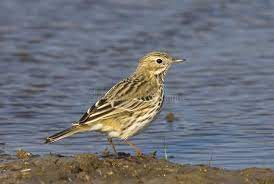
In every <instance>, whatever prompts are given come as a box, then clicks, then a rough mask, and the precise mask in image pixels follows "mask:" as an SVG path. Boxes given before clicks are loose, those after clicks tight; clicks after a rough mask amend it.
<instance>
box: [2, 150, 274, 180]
mask: <svg viewBox="0 0 274 184" xmlns="http://www.w3.org/2000/svg"><path fill="white" fill-rule="evenodd" d="M16 156H17V158H14V157H12V156H9V155H5V156H1V157H0V160H1V163H0V183H30V184H32V183H33V184H34V183H45V184H46V183H83V184H84V183H117V184H118V183H155V184H156V183H189V184H203V183H209V184H210V183H216V184H219V183H224V184H232V183H233V184H238V183H239V184H241V183H244V184H246V183H252V184H253V183H258V184H271V183H274V171H273V170H272V169H268V168H255V167H252V168H246V169H241V170H228V169H222V168H216V167H211V166H208V165H188V164H186V165H185V164H183V165H182V164H176V163H172V162H169V161H167V160H164V159H157V158H155V157H153V156H152V155H151V156H147V155H146V156H142V157H136V156H131V155H130V154H126V153H120V154H119V156H118V157H117V156H114V155H105V156H102V157H100V156H98V155H95V154H77V155H75V156H62V155H54V154H50V155H44V156H39V155H33V154H32V153H29V152H26V151H23V150H20V151H18V152H17V155H16ZM3 157H6V158H3ZM9 158H10V159H9Z"/></svg>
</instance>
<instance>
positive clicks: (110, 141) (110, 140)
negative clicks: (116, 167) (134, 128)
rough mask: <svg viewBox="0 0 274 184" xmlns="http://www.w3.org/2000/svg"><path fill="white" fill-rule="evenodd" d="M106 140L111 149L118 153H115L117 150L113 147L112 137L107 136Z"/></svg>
mask: <svg viewBox="0 0 274 184" xmlns="http://www.w3.org/2000/svg"><path fill="white" fill-rule="evenodd" d="M108 142H109V144H110V145H111V147H112V149H113V151H114V153H115V155H118V153H117V151H116V149H115V146H114V144H113V142H112V138H108Z"/></svg>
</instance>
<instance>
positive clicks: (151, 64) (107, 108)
mask: <svg viewBox="0 0 274 184" xmlns="http://www.w3.org/2000/svg"><path fill="white" fill-rule="evenodd" d="M180 61H183V60H176V59H174V58H173V57H171V56H169V55H168V54H167V53H164V52H151V53H149V54H147V55H145V56H144V57H142V58H141V59H140V60H139V65H138V67H137V69H136V71H135V72H134V73H133V74H132V75H131V76H130V77H128V78H126V79H125V80H122V81H120V82H119V83H117V84H116V85H114V86H113V87H112V88H111V89H110V90H109V91H108V92H107V93H106V94H105V95H104V96H103V97H102V98H101V99H100V100H99V101H98V102H97V103H95V104H94V105H93V106H92V107H90V108H89V109H88V110H87V112H86V113H85V114H84V115H83V116H82V118H81V119H80V120H79V121H78V122H76V123H74V124H73V126H72V127H71V128H68V129H66V130H64V131H61V132H59V133H57V134H55V135H52V136H50V137H48V138H47V139H46V143H53V142H55V141H58V140H60V139H63V138H65V137H68V136H71V135H73V134H75V133H79V132H85V131H98V132H102V133H105V134H107V136H108V138H109V141H110V143H111V144H112V140H111V138H120V139H123V140H125V141H126V142H128V141H127V139H128V138H129V137H131V136H134V135H136V134H137V133H139V132H140V131H141V130H143V129H144V128H145V127H146V126H148V125H149V124H150V122H151V121H152V120H153V119H154V117H155V116H156V115H157V114H158V112H159V111H160V109H161V106H162V103H163V100H164V78H165V75H166V72H167V70H168V69H169V67H170V66H171V64H173V63H177V62H180ZM128 143H129V144H130V145H131V146H133V147H135V146H134V144H132V143H130V142H128ZM112 145H113V144H112ZM113 148H114V151H115V152H116V150H115V147H114V145H113ZM135 149H136V150H137V151H138V152H140V151H139V150H138V149H137V148H136V147H135Z"/></svg>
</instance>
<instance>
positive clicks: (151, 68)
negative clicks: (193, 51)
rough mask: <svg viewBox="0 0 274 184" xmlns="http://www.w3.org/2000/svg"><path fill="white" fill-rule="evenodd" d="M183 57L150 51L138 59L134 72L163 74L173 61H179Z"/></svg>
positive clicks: (181, 60)
mask: <svg viewBox="0 0 274 184" xmlns="http://www.w3.org/2000/svg"><path fill="white" fill-rule="evenodd" d="M183 61H185V59H176V58H174V57H172V56H170V55H168V54H167V53H165V52H150V53H148V54H147V55H145V56H143V57H142V58H141V59H140V60H139V65H138V67H137V70H136V72H140V73H147V74H150V75H161V74H165V73H166V72H167V70H168V69H169V67H170V66H171V65H172V64H174V63H181V62H183Z"/></svg>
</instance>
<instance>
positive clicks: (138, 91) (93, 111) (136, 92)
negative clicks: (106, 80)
mask: <svg viewBox="0 0 274 184" xmlns="http://www.w3.org/2000/svg"><path fill="white" fill-rule="evenodd" d="M135 80H136V79H135ZM145 83H146V81H137V80H136V81H133V80H131V79H126V80H124V81H121V82H119V83H118V84H116V85H115V86H114V87H113V88H111V89H110V90H109V91H108V92H107V93H106V94H105V96H104V97H102V98H101V99H100V100H99V101H98V102H97V103H95V104H94V105H93V106H92V107H90V108H89V109H88V111H87V112H86V113H85V114H84V115H83V116H82V118H81V119H80V120H79V122H78V123H79V124H89V123H92V122H95V121H98V120H103V119H108V118H111V117H113V116H117V115H119V114H121V113H123V114H124V113H127V114H128V115H130V114H132V113H133V112H134V111H136V110H138V109H143V108H147V107H148V106H150V105H152V104H151V103H148V102H150V101H151V100H153V99H154V96H155V93H154V91H155V90H154V89H147V88H151V87H148V86H150V85H146V84H145Z"/></svg>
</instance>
